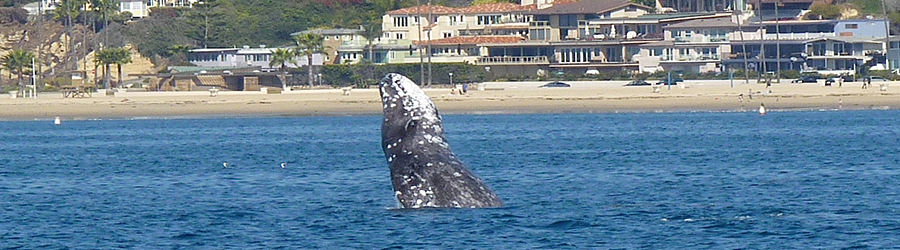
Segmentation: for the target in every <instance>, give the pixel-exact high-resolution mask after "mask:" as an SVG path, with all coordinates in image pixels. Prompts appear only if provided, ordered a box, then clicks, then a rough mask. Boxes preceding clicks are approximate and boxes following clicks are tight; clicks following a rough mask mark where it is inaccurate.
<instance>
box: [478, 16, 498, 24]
mask: <svg viewBox="0 0 900 250" xmlns="http://www.w3.org/2000/svg"><path fill="white" fill-rule="evenodd" d="M499 23H500V15H484V16H478V25H488V24H499Z"/></svg>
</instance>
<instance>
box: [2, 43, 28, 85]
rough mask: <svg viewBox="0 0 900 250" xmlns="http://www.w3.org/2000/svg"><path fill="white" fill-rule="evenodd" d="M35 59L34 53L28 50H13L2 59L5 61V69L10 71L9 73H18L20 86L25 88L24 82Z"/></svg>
mask: <svg viewBox="0 0 900 250" xmlns="http://www.w3.org/2000/svg"><path fill="white" fill-rule="evenodd" d="M34 59H35V56H34V53H32V52H31V51H26V50H13V51H10V52H9V54H6V55H5V56H3V58H0V60H2V61H3V68H6V70H9V73H10V74H12V73H16V75H17V76H18V78H19V86H24V83H23V82H22V80H23V78H24V75H25V72H26V70H30V69H31V63H32V62H33V60H34Z"/></svg>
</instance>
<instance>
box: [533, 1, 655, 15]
mask: <svg viewBox="0 0 900 250" xmlns="http://www.w3.org/2000/svg"><path fill="white" fill-rule="evenodd" d="M629 5H633V6H636V7H639V8H643V9H646V10H650V9H651V8H650V7H648V6H644V5H640V4H636V3H632V2H631V1H628V0H581V1H577V2H572V3H561V4H554V5H553V6H552V7H550V8H546V9H540V10H535V11H531V12H530V14H534V15H554V14H600V13H604V12H608V11H611V10H615V9H618V8H622V7H625V6H629Z"/></svg>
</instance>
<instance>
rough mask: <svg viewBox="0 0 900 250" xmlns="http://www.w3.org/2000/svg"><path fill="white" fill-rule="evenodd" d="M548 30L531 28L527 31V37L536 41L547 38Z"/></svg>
mask: <svg viewBox="0 0 900 250" xmlns="http://www.w3.org/2000/svg"><path fill="white" fill-rule="evenodd" d="M548 32H549V31H548V30H545V29H533V30H531V32H529V39H531V40H536V41H541V40H547V38H548V36H547V33H548Z"/></svg>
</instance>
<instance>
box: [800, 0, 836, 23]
mask: <svg viewBox="0 0 900 250" xmlns="http://www.w3.org/2000/svg"><path fill="white" fill-rule="evenodd" d="M805 17H806V19H808V20H833V19H838V18H840V17H841V7H840V6H837V5H831V4H826V3H823V2H816V3H814V4H813V5H812V6H810V7H809V12H807V13H806V15H805Z"/></svg>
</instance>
